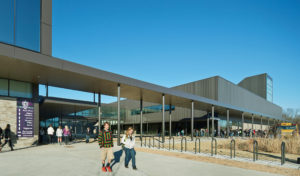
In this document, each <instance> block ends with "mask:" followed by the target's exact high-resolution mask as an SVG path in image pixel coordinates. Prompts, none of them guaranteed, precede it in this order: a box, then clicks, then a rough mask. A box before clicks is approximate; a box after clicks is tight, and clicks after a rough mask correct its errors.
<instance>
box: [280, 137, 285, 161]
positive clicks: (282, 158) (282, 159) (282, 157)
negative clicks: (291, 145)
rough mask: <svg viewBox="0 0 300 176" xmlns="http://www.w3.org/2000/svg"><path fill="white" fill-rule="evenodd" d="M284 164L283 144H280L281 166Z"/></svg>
mask: <svg viewBox="0 0 300 176" xmlns="http://www.w3.org/2000/svg"><path fill="white" fill-rule="evenodd" d="M284 163H285V142H282V143H281V165H283V164H284Z"/></svg>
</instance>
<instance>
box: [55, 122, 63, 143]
mask: <svg viewBox="0 0 300 176" xmlns="http://www.w3.org/2000/svg"><path fill="white" fill-rule="evenodd" d="M62 135H63V130H62V128H61V126H59V127H58V128H57V130H56V136H57V143H58V144H60V145H61V143H62Z"/></svg>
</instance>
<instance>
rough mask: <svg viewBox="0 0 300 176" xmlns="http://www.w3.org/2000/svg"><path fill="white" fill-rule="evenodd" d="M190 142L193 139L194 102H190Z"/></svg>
mask: <svg viewBox="0 0 300 176" xmlns="http://www.w3.org/2000/svg"><path fill="white" fill-rule="evenodd" d="M191 113H192V114H191V116H192V118H191V140H192V141H193V138H194V101H192V112H191Z"/></svg>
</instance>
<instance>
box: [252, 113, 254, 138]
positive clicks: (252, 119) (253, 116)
mask: <svg viewBox="0 0 300 176" xmlns="http://www.w3.org/2000/svg"><path fill="white" fill-rule="evenodd" d="M253 123H254V115H253V114H252V127H251V137H253V135H252V132H253Z"/></svg>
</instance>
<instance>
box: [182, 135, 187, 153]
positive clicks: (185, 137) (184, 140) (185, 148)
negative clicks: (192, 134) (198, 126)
mask: <svg viewBox="0 0 300 176" xmlns="http://www.w3.org/2000/svg"><path fill="white" fill-rule="evenodd" d="M183 139H184V141H185V151H186V137H182V138H181V152H182V148H183V145H182V141H183Z"/></svg>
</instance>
